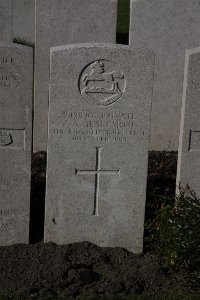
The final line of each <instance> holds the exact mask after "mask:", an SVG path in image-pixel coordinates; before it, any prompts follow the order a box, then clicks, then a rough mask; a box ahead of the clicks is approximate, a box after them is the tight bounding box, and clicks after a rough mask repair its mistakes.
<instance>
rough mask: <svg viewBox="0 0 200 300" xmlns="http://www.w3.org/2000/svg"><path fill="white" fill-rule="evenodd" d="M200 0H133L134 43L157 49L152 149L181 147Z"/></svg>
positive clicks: (198, 38)
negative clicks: (188, 62)
mask: <svg viewBox="0 0 200 300" xmlns="http://www.w3.org/2000/svg"><path fill="white" fill-rule="evenodd" d="M199 16H200V2H199V0H132V12H131V32H130V43H131V45H132V46H133V47H148V48H150V49H152V50H153V51H154V52H155V57H156V62H155V81H154V95H153V101H152V117H151V137H150V149H151V150H177V149H178V138H179V129H180V128H179V127H180V126H179V123H180V111H181V98H182V84H183V72H184V59H185V51H186V49H190V48H194V47H198V46H199V44H200V30H199V28H200V17H199Z"/></svg>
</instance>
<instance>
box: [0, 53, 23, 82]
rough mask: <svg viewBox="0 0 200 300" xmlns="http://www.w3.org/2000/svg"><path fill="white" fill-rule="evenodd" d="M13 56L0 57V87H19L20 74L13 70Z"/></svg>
mask: <svg viewBox="0 0 200 300" xmlns="http://www.w3.org/2000/svg"><path fill="white" fill-rule="evenodd" d="M14 63H15V59H14V57H0V88H1V87H2V88H19V87H20V76H19V74H16V71H15V70H14Z"/></svg>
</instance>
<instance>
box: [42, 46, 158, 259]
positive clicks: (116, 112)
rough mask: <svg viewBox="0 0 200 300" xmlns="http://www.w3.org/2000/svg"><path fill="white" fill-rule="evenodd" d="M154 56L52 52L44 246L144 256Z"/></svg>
mask: <svg viewBox="0 0 200 300" xmlns="http://www.w3.org/2000/svg"><path fill="white" fill-rule="evenodd" d="M153 63H154V57H153V54H152V53H151V52H150V51H147V50H140V49H137V50H130V49H129V48H128V47H127V46H119V45H114V44H79V45H71V46H63V47H56V48H52V50H51V71H50V74H51V82H50V113H49V114H50V115H49V140H48V163H47V193H46V213H45V216H46V221H45V241H46V242H50V241H51V242H55V243H58V244H66V243H74V242H82V241H89V242H92V243H95V244H97V245H99V246H105V247H124V248H126V249H128V250H130V251H133V252H135V253H140V252H142V247H143V230H144V212H145V199H146V181H147V164H148V140H149V127H150V110H151V96H152V81H153Z"/></svg>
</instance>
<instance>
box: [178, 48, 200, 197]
mask: <svg viewBox="0 0 200 300" xmlns="http://www.w3.org/2000/svg"><path fill="white" fill-rule="evenodd" d="M199 99H200V48H196V49H191V50H188V51H187V52H186V59H185V77H184V85H183V99H182V111H181V128H180V138H179V153H178V169H177V187H178V186H179V184H181V186H182V187H183V188H185V186H186V185H189V186H190V188H192V189H193V190H194V191H195V192H196V194H197V196H198V197H200V185H199V180H200V109H199ZM177 193H179V190H178V188H177Z"/></svg>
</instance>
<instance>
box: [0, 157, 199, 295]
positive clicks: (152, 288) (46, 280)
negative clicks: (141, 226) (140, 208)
mask: <svg viewBox="0 0 200 300" xmlns="http://www.w3.org/2000/svg"><path fill="white" fill-rule="evenodd" d="M176 161H177V154H176V153H175V152H171V153H165V152H161V153H157V152H151V153H150V157H149V170H148V191H147V210H146V211H147V213H146V220H148V219H149V218H152V217H153V215H154V211H153V208H152V203H154V206H153V207H154V208H155V207H156V206H160V205H161V203H160V200H157V199H158V198H159V196H160V195H164V196H166V195H167V196H169V195H173V194H174V190H175V176H176ZM45 168H46V154H45V153H37V154H35V155H34V156H33V161H32V195H31V238H30V242H31V243H34V244H31V245H15V246H11V247H0V290H3V291H4V292H7V293H10V292H15V291H17V292H20V293H22V294H24V295H27V296H30V295H31V298H34V299H43V298H45V297H47V296H53V298H54V297H56V296H57V295H63V294H64V295H69V296H73V297H75V296H78V295H84V296H87V295H99V296H106V295H110V294H117V295H128V294H138V295H139V294H145V295H159V294H160V295H164V294H166V293H168V292H172V293H173V292H174V291H176V290H177V291H182V292H185V293H187V292H191V293H193V292H196V291H197V290H200V285H198V283H197V282H196V281H195V280H194V279H193V278H192V276H191V274H190V273H189V272H179V273H177V274H174V275H170V276H169V275H168V274H165V273H164V272H163V270H162V268H161V266H160V265H159V261H158V258H157V257H156V255H155V254H154V253H152V252H150V251H148V244H147V243H145V254H143V255H134V254H132V253H130V252H128V251H126V250H125V249H120V248H115V249H111V248H100V247H97V246H95V245H92V244H90V243H87V242H85V243H78V244H72V245H66V246H57V245H55V244H51V243H50V244H43V242H42V239H43V218H44V217H43V215H44V214H43V212H44V195H45ZM145 234H148V232H146V233H145ZM9 299H10V298H9ZM163 299H164V298H163Z"/></svg>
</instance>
